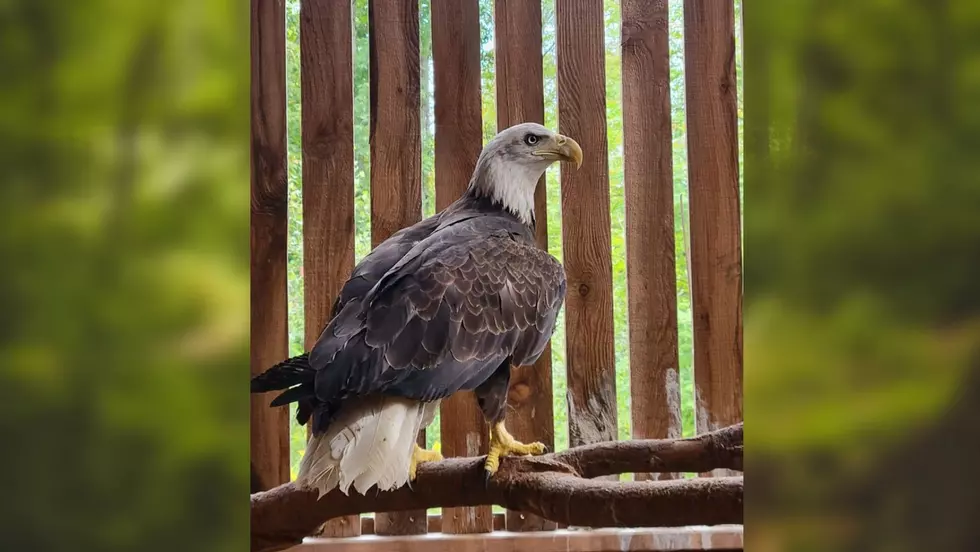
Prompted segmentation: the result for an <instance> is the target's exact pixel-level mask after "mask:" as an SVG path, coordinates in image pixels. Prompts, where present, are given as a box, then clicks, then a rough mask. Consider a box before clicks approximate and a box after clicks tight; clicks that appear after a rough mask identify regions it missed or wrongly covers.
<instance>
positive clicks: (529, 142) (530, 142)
mask: <svg viewBox="0 0 980 552" xmlns="http://www.w3.org/2000/svg"><path fill="white" fill-rule="evenodd" d="M524 143H525V144H527V145H529V146H533V145H534V144H537V143H538V137H537V136H535V135H533V134H528V135H527V136H525V137H524Z"/></svg>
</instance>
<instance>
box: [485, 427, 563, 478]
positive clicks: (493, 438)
mask: <svg viewBox="0 0 980 552" xmlns="http://www.w3.org/2000/svg"><path fill="white" fill-rule="evenodd" d="M546 450H548V449H547V447H545V446H544V444H543V443H527V444H525V443H521V442H519V441H517V440H516V439H514V437H513V436H512V435H511V434H510V433H509V432H508V431H507V428H505V427H504V423H503V422H500V423H498V424H496V425H495V426H493V428H492V429H491V430H490V451H489V452H488V453H487V460H486V462H484V464H483V468H484V469H485V470H486V471H487V473H488V474H489V475H493V474H495V473H497V470H498V469H499V468H500V457H502V456H509V455H512V454H513V455H518V456H527V455H530V454H544V452H545V451H546Z"/></svg>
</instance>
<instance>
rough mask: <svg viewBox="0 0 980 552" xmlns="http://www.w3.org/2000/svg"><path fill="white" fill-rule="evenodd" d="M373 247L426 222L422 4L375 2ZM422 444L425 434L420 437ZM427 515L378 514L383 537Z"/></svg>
mask: <svg viewBox="0 0 980 552" xmlns="http://www.w3.org/2000/svg"><path fill="white" fill-rule="evenodd" d="M368 20H369V24H368V25H369V28H368V32H369V40H370V51H371V53H370V56H371V74H370V79H371V82H370V87H371V138H370V140H371V242H372V243H373V245H374V246H377V245H378V244H379V243H381V242H383V241H384V240H386V239H388V238H389V237H391V235H392V234H394V233H395V232H397V231H398V230H401V229H402V228H404V227H406V226H411V225H412V224H415V223H416V222H418V221H420V220H421V219H422V158H421V152H422V129H421V127H420V126H419V104H420V101H421V100H420V97H419V5H418V0H371V1H370V3H369V5H368ZM419 440H420V441H421V442H422V443H424V442H425V437H424V431H423V432H422V434H421V435H420V436H419ZM425 520H426V516H425V511H424V510H417V511H409V512H398V513H391V514H378V515H377V516H376V517H375V532H376V533H377V534H379V535H393V534H415V533H425V531H426V523H425Z"/></svg>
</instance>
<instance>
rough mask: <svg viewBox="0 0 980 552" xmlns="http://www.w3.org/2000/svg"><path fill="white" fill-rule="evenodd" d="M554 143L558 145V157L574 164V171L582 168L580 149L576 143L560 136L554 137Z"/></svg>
mask: <svg viewBox="0 0 980 552" xmlns="http://www.w3.org/2000/svg"><path fill="white" fill-rule="evenodd" d="M555 142H556V143H557V144H558V155H560V156H561V157H562V158H563V159H564V160H565V161H569V162H572V163H575V168H576V169H578V168H579V167H581V166H582V147H581V146H579V145H578V142H576V141H575V140H572V139H571V138H569V137H568V136H563V135H561V134H559V135H557V136H555Z"/></svg>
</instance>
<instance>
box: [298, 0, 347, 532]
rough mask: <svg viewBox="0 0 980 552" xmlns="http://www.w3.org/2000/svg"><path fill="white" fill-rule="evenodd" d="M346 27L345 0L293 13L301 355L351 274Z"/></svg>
mask: <svg viewBox="0 0 980 552" xmlns="http://www.w3.org/2000/svg"><path fill="white" fill-rule="evenodd" d="M350 21H351V9H350V2H349V1H347V0H305V1H303V2H302V3H301V5H300V68H301V73H300V77H301V90H302V101H303V118H302V135H303V137H302V141H303V274H304V281H305V285H304V286H303V287H304V310H305V321H306V323H305V328H306V331H305V333H306V335H305V343H306V349H307V350H310V349H312V348H313V346H314V345H315V344H316V340H317V338H318V337H319V336H320V332H321V331H322V330H323V327H324V326H325V325H326V323H327V322H328V321H329V320H330V317H331V315H332V312H331V311H332V309H333V304H334V301H335V300H336V298H337V296H338V295H339V294H340V290H341V288H342V287H343V285H344V282H346V281H347V278H348V277H349V276H350V273H351V270H352V269H353V268H354V109H353V102H354V97H353V94H354V92H353V82H352V80H353V75H352V68H351V61H352V54H353V52H352V43H351V25H350ZM309 427H310V426H309V425H307V430H309ZM307 433H309V431H307ZM360 527H361V526H360V521H359V516H345V517H342V518H338V519H336V520H332V521H330V522H328V523H326V524H324V526H323V529H322V534H323V535H328V536H356V535H358V534H360Z"/></svg>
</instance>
